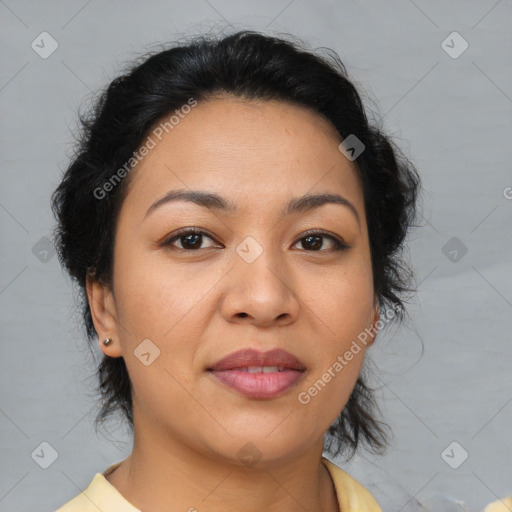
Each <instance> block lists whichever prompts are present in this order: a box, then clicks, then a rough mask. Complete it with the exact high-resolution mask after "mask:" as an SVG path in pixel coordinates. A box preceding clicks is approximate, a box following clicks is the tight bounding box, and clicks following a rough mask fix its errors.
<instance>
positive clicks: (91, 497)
mask: <svg viewBox="0 0 512 512" xmlns="http://www.w3.org/2000/svg"><path fill="white" fill-rule="evenodd" d="M101 478H104V477H103V475H102V474H101V473H96V475H95V476H94V478H93V479H92V481H91V483H90V484H89V486H88V487H87V489H85V490H84V491H83V492H81V493H80V494H79V495H78V496H75V497H74V498H73V499H72V500H71V501H68V502H67V503H65V504H64V505H62V507H60V508H59V509H57V510H56V512H89V511H91V512H92V511H94V512H97V511H98V506H97V504H96V503H95V498H97V495H98V494H99V493H101V487H102V486H101Z"/></svg>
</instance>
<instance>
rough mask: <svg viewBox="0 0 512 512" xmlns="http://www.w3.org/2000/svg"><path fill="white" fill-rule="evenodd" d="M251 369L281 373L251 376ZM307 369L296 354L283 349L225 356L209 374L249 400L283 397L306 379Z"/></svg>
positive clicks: (240, 352) (259, 373)
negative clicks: (271, 367) (275, 368)
mask: <svg viewBox="0 0 512 512" xmlns="http://www.w3.org/2000/svg"><path fill="white" fill-rule="evenodd" d="M249 366H253V367H254V366H275V367H278V371H272V372H271V373H263V372H260V371H257V372H256V373H250V372H248V371H247V367H249ZM305 370H306V367H305V366H304V364H303V363H302V362H301V361H300V360H299V359H298V358H297V357H295V356H294V355H293V354H290V353H289V352H286V351H285V350H282V349H275V350H270V351H267V352H259V351H258V350H254V349H244V350H239V351H237V352H233V353H232V354H230V355H229V356H227V357H225V358H224V359H222V360H221V361H219V362H218V363H216V364H215V365H214V366H213V367H212V368H209V369H208V373H210V375H212V376H213V377H214V378H215V379H216V381H217V382H220V383H222V384H224V385H226V386H228V387H230V388H232V389H234V390H236V391H238V392H239V393H241V394H243V395H245V396H248V397H250V398H264V399H270V398H275V397H277V396H280V395H282V394H283V393H284V392H286V391H287V390H288V389H289V388H291V387H292V386H293V385H294V384H296V383H297V382H298V381H299V380H301V379H302V378H303V377H304V373H305Z"/></svg>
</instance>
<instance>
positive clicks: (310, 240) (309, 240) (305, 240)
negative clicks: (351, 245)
mask: <svg viewBox="0 0 512 512" xmlns="http://www.w3.org/2000/svg"><path fill="white" fill-rule="evenodd" d="M324 239H329V240H331V244H332V247H331V249H330V250H331V251H339V250H343V249H348V245H346V244H345V243H344V242H342V241H341V240H339V239H338V238H337V237H335V236H333V235H329V234H327V233H325V232H323V231H312V232H308V233H307V234H306V236H303V237H302V238H301V239H300V240H299V241H298V242H297V244H298V243H300V244H301V245H302V248H303V249H305V250H307V251H316V252H326V250H325V249H322V247H323V246H324ZM328 250H329V249H327V251H328Z"/></svg>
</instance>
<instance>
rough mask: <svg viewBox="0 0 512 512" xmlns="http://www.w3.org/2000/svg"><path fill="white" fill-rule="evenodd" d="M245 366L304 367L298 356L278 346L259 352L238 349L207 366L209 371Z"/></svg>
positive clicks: (296, 368) (301, 368) (293, 368)
mask: <svg viewBox="0 0 512 512" xmlns="http://www.w3.org/2000/svg"><path fill="white" fill-rule="evenodd" d="M247 366H283V367H285V368H288V369H290V370H298V371H301V372H302V371H304V370H305V369H306V367H305V366H304V364H303V363H302V361H300V359H299V358H298V357H295V356H294V355H293V354H290V353H289V352H286V350H282V349H280V348H277V349H274V350H268V351H267V352H260V351H259V350H254V349H252V348H247V349H242V350H238V351H237V352H233V353H232V354H229V355H228V356H227V357H225V358H224V359H221V360H220V361H218V362H217V363H215V365H214V366H212V367H211V368H208V370H211V371H224V370H234V369H236V368H244V367H247Z"/></svg>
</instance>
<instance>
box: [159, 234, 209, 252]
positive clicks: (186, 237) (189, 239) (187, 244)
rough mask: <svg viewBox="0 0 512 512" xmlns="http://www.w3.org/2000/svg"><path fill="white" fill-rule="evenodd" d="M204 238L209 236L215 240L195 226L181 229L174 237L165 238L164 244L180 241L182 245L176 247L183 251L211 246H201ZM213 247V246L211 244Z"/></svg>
mask: <svg viewBox="0 0 512 512" xmlns="http://www.w3.org/2000/svg"><path fill="white" fill-rule="evenodd" d="M203 238H208V239H210V240H212V241H213V238H212V237H210V236H208V235H207V234H206V233H205V232H204V231H199V230H197V229H193V228H187V229H181V230H180V231H178V232H177V233H175V234H174V236H173V237H172V238H169V239H167V240H165V241H164V242H163V243H162V246H165V247H167V246H173V245H174V242H175V241H178V242H179V243H180V245H181V247H175V248H176V249H178V250H182V251H189V252H190V251H197V250H199V249H208V248H209V247H201V242H202V241H203ZM210 247H213V246H210Z"/></svg>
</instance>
